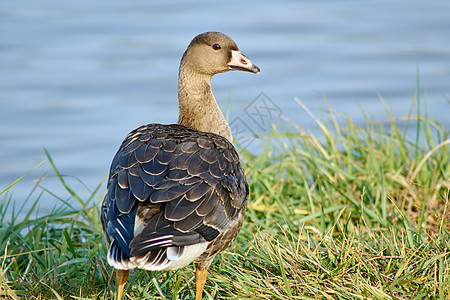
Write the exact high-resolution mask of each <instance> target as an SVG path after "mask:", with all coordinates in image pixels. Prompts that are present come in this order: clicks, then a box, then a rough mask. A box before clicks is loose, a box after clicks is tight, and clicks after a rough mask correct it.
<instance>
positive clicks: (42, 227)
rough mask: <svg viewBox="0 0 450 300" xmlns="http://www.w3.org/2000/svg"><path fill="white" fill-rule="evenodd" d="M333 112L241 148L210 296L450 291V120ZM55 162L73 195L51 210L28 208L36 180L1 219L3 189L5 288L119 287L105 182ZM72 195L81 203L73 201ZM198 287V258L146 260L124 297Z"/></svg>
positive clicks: (25, 292)
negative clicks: (175, 266)
mask: <svg viewBox="0 0 450 300" xmlns="http://www.w3.org/2000/svg"><path fill="white" fill-rule="evenodd" d="M299 105H302V103H301V102H299ZM412 111H414V110H412ZM387 115H389V112H388V114H387ZM328 119H329V120H327V121H326V122H325V121H320V120H317V125H318V126H319V128H320V130H321V133H320V136H317V137H316V136H314V135H313V134H311V133H307V132H304V131H302V130H301V129H298V131H297V132H291V133H289V134H283V133H277V131H276V128H274V132H273V134H272V135H270V136H266V137H264V138H263V148H264V151H263V153H262V154H260V155H257V156H253V155H252V154H251V153H247V152H246V151H241V153H242V155H243V161H244V168H245V169H246V172H247V177H248V180H249V183H250V191H251V196H250V200H249V207H248V213H247V216H246V219H245V223H244V226H243V229H242V231H241V233H240V234H239V236H238V238H237V241H236V242H235V243H234V244H233V246H232V247H231V248H230V249H229V250H228V251H226V252H224V253H222V254H221V255H220V256H219V257H218V258H217V259H216V260H215V261H214V263H213V265H212V266H211V268H210V272H209V274H210V275H209V278H208V282H207V285H206V291H205V295H204V298H205V299H450V233H449V232H450V205H449V191H450V182H449V178H450V154H449V143H450V140H449V131H448V130H446V129H445V128H444V126H443V125H442V124H439V123H438V122H436V121H434V120H432V119H429V118H428V117H427V116H426V114H421V115H418V114H416V111H415V112H414V114H413V113H410V114H409V115H408V116H405V117H404V118H400V119H393V118H392V117H391V118H390V119H389V118H388V120H387V121H379V122H369V121H367V122H366V123H365V124H363V125H357V124H354V123H353V122H352V120H350V119H348V118H345V117H341V116H338V114H337V113H335V112H334V111H333V110H330V114H329V118H328ZM411 129H413V132H414V134H413V135H411V134H407V132H409V133H410V132H411ZM49 159H50V157H49ZM50 163H51V164H52V166H53V167H54V172H55V175H56V176H58V177H59V178H60V181H61V184H63V185H64V186H65V187H66V189H67V190H68V191H69V193H70V194H71V195H72V196H71V197H70V199H59V200H60V201H61V203H63V204H62V205H61V206H60V207H58V208H56V209H55V210H54V211H53V212H52V213H51V214H50V215H48V216H45V217H41V218H38V219H36V218H31V216H32V215H34V214H33V211H34V209H35V207H36V204H37V203H38V202H39V201H40V199H41V198H42V197H44V196H46V197H48V196H49V195H51V192H49V191H46V190H42V189H41V188H40V187H39V183H37V185H36V188H35V189H34V190H32V191H31V192H30V196H29V197H28V199H27V201H28V202H29V203H34V205H33V208H32V209H31V210H28V212H27V213H26V214H25V213H24V212H22V214H21V215H22V216H23V215H26V216H25V218H24V219H23V218H22V219H18V218H15V217H13V219H12V221H11V222H6V221H5V220H6V217H7V216H6V211H7V209H8V207H9V209H11V207H12V206H13V203H12V201H11V199H12V194H11V192H10V190H11V189H8V190H6V189H5V190H3V192H2V194H1V198H0V201H2V207H1V211H0V227H1V228H0V298H6V299H21V298H25V299H113V292H114V290H115V287H114V286H113V285H114V277H113V270H112V268H111V267H109V266H108V265H107V263H106V259H105V258H106V245H105V242H104V239H103V236H102V233H101V225H100V222H99V218H98V206H99V202H100V201H101V192H100V191H102V192H103V191H104V184H100V185H99V187H98V188H97V189H96V190H95V191H92V192H91V197H89V198H88V199H82V198H81V197H79V196H78V194H77V191H75V190H73V189H72V188H71V187H70V186H69V185H67V184H66V181H65V176H62V175H61V174H60V173H59V171H58V170H57V168H56V167H55V166H54V164H53V163H52V162H51V159H50ZM52 196H53V197H57V196H56V195H52ZM74 201H75V202H77V203H78V204H79V205H80V206H81V207H82V208H81V209H73V208H71V206H70V205H68V204H64V203H73V202H74ZM14 211H15V212H14V215H18V214H19V213H20V207H19V206H18V204H16V207H15V210H14ZM194 287H195V282H194V272H193V266H190V267H187V268H185V269H183V270H178V271H171V272H154V273H152V272H144V271H139V270H136V271H134V272H132V274H131V275H130V279H129V280H128V285H127V288H126V295H127V297H128V298H126V299H193V298H194Z"/></svg>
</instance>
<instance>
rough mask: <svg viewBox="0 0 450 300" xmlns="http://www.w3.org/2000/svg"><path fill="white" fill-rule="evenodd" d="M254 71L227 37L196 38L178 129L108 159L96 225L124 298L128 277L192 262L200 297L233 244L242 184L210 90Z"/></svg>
mask: <svg viewBox="0 0 450 300" xmlns="http://www.w3.org/2000/svg"><path fill="white" fill-rule="evenodd" d="M233 69H235V70H245V71H250V72H253V73H259V69H258V68H257V67H256V66H255V65H254V64H253V63H252V62H251V61H250V60H249V59H248V58H246V57H245V56H244V55H243V54H242V53H240V52H239V49H238V48H237V46H236V44H235V43H234V42H233V40H231V39H230V38H229V37H228V36H226V35H224V34H222V33H218V32H207V33H203V34H200V35H198V36H197V37H195V38H194V39H193V40H192V42H191V43H190V45H189V47H188V49H187V50H186V52H185V53H184V55H183V58H182V60H181V63H180V72H179V92H178V98H179V107H180V115H179V119H178V124H174V125H161V124H149V125H144V126H141V127H139V128H137V129H135V130H134V131H132V132H131V133H129V134H128V135H127V137H126V138H125V140H124V141H123V143H122V145H121V146H120V148H119V150H118V152H117V154H116V156H115V157H114V159H113V162H112V164H111V169H110V175H109V180H108V191H107V194H106V196H105V198H104V200H103V203H102V211H101V221H102V225H103V230H104V232H105V236H106V238H107V241H108V243H109V244H110V248H109V251H108V263H109V264H111V265H112V266H114V267H115V268H116V269H117V270H118V273H117V281H118V288H117V298H118V299H120V298H121V296H122V291H123V288H124V285H125V283H126V280H127V277H128V270H129V269H132V268H135V267H137V268H142V269H147V270H174V269H178V268H182V267H184V266H186V265H187V264H189V263H191V262H192V261H195V264H196V281H197V286H196V288H197V291H196V299H201V297H202V291H203V286H204V284H205V281H206V271H207V269H208V267H209V265H210V264H211V262H212V260H213V258H214V257H215V256H216V255H217V254H218V253H220V252H221V251H223V250H224V249H226V248H227V247H228V246H229V245H230V244H231V242H233V240H234V239H235V238H236V235H237V233H238V232H239V230H240V228H241V226H242V220H243V217H244V214H245V210H246V205H247V199H248V194H249V191H248V184H247V181H246V179H245V174H244V171H243V169H242V167H241V165H240V162H239V156H238V154H237V152H236V150H235V149H234V147H233V145H232V144H231V142H232V135H231V130H230V127H229V126H228V124H227V122H226V120H225V118H224V116H223V114H222V112H221V111H220V109H219V107H218V105H217V103H216V101H215V99H214V96H213V94H212V91H211V85H210V80H211V77H212V76H213V75H214V74H217V73H221V72H226V71H228V70H233Z"/></svg>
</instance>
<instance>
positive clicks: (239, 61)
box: [228, 50, 259, 74]
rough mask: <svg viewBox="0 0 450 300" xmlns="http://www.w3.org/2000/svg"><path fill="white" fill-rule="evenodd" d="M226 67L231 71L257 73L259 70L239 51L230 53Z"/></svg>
mask: <svg viewBox="0 0 450 300" xmlns="http://www.w3.org/2000/svg"><path fill="white" fill-rule="evenodd" d="M228 66H229V67H230V69H231V70H239V71H247V72H252V73H256V74H258V73H259V68H258V67H257V66H255V65H254V64H253V63H252V61H251V60H250V59H248V57H247V56H245V55H244V54H242V53H241V51H236V50H232V51H231V61H230V62H229V63H228Z"/></svg>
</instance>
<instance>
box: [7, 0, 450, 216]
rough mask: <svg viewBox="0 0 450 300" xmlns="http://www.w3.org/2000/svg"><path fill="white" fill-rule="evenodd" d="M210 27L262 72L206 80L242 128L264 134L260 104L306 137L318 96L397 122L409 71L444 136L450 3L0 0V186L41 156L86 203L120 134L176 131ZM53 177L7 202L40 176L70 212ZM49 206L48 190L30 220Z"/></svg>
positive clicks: (409, 88) (449, 108)
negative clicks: (187, 53)
mask: <svg viewBox="0 0 450 300" xmlns="http://www.w3.org/2000/svg"><path fill="white" fill-rule="evenodd" d="M209 30H215V31H221V32H224V33H226V34H228V35H230V36H231V37H232V38H233V39H234V40H235V41H236V43H237V44H238V46H239V47H240V49H241V51H242V52H243V53H244V54H246V55H247V56H248V57H249V58H250V59H251V60H252V61H253V62H254V63H255V64H256V65H258V66H259V67H260V68H261V74H259V75H253V74H249V73H244V72H228V73H226V74H219V75H217V76H215V77H214V78H213V87H214V92H215V95H216V99H218V101H219V105H220V106H221V108H222V109H223V110H224V111H225V110H227V109H228V110H229V119H230V121H232V122H234V123H233V124H234V125H237V126H238V127H239V126H240V127H241V128H242V127H243V126H247V127H248V128H249V129H250V131H252V132H254V133H256V134H258V133H261V132H265V131H268V130H270V124H265V123H264V122H262V123H258V122H259V121H258V118H257V116H255V114H252V113H251V111H252V109H254V108H255V107H258V105H259V104H261V103H262V102H264V103H266V104H267V103H268V104H270V107H271V108H272V109H273V110H274V112H275V111H276V112H277V113H278V114H281V115H282V116H283V117H287V118H289V119H291V120H293V121H294V122H296V123H297V124H299V125H300V126H301V127H303V128H304V129H309V130H313V131H314V130H316V125H315V123H314V121H313V120H312V119H311V117H309V116H308V115H307V114H306V113H305V111H303V110H302V109H301V107H300V106H299V105H298V104H297V103H296V102H295V101H294V97H298V98H299V99H301V100H302V101H303V102H304V103H305V105H306V106H307V107H308V108H309V109H310V110H311V111H313V112H314V113H315V114H316V115H317V116H320V115H324V116H325V117H326V113H325V111H326V102H325V101H324V97H326V98H327V99H328V102H329V104H330V105H331V106H332V107H333V108H334V109H335V110H337V111H338V112H339V113H341V114H343V115H349V116H350V117H351V118H352V119H353V120H355V121H356V122H363V121H364V117H363V113H362V112H361V110H360V108H359V106H360V107H362V109H363V110H364V112H365V113H366V114H367V115H368V116H370V118H372V119H376V120H387V119H388V116H387V114H386V111H385V108H384V106H383V103H382V102H381V101H380V98H379V95H381V96H382V97H383V98H384V99H385V101H386V103H387V105H388V106H389V107H390V109H391V110H392V112H393V114H394V116H404V115H407V113H408V110H409V108H410V106H411V101H412V99H413V97H414V92H415V90H416V86H417V77H418V75H419V78H420V88H421V96H422V101H423V100H424V95H426V98H427V101H428V115H429V116H430V117H432V118H437V119H438V120H440V121H441V122H444V124H445V125H446V127H447V128H449V127H450V117H449V115H450V105H449V101H448V99H449V98H450V1H448V0H440V1H419V0H410V1H371V2H368V1H365V2H361V1H346V0H344V1H320V2H319V1H315V2H310V1H277V2H275V1H271V2H270V3H269V2H267V3H262V2H261V1H246V2H243V1H234V0H230V1H226V2H218V3H214V2H212V1H191V2H189V3H187V2H184V1H172V2H170V4H169V2H163V1H129V0H126V1H125V0H118V1H106V0H99V1H85V0H80V1H70V2H68V1H56V0H41V1H2V2H0V190H1V189H3V188H4V187H6V186H7V185H8V184H10V183H11V182H13V181H14V180H15V179H16V178H18V177H20V176H21V175H23V174H24V173H25V172H27V171H29V170H30V169H32V168H33V167H34V166H36V165H37V164H38V163H39V162H41V161H43V160H45V159H46V157H45V153H44V150H43V149H44V147H45V148H46V149H47V150H48V151H49V152H50V154H51V156H52V158H53V160H54V162H55V164H56V166H57V167H58V169H59V171H60V172H61V173H62V174H66V175H70V176H73V178H72V177H69V178H67V181H68V183H69V184H70V185H72V187H73V188H74V189H75V190H76V191H77V192H78V193H79V194H80V196H82V197H83V198H86V197H87V196H88V195H89V191H88V189H91V190H93V189H95V187H96V186H97V185H98V184H100V183H101V181H102V179H104V177H105V176H106V175H107V172H108V169H109V164H110V162H111V160H112V157H113V156H114V154H115V152H116V151H117V149H118V147H119V145H120V143H121V141H122V140H123V138H124V137H125V135H126V134H127V133H128V132H129V131H131V130H132V129H134V128H136V127H137V126H139V125H142V124H146V123H152V122H162V123H175V122H176V120H177V115H178V108H177V100H176V99H177V72H178V64H179V61H180V58H181V55H182V53H183V52H184V50H185V48H186V46H187V45H188V43H189V42H190V40H191V39H192V38H193V37H194V36H195V35H196V34H198V33H201V32H204V31H209ZM261 93H263V94H261ZM255 99H256V100H255ZM254 100H255V101H254ZM261 101H262V102H261ZM358 105H359V106H358ZM252 116H253V117H254V118H252ZM273 120H275V119H273ZM235 129H236V128H235ZM235 134H236V133H235ZM256 144H257V143H256ZM248 147H249V149H251V150H252V149H253V148H252V147H254V145H253V146H252V144H249V145H248ZM256 150H257V149H256ZM53 174H54V173H53V172H52V171H51V167H50V164H49V163H48V162H45V163H44V164H43V165H42V166H40V167H39V168H37V169H35V170H33V171H32V172H31V173H30V174H28V175H27V176H26V177H25V178H24V179H23V180H22V181H21V182H20V183H19V184H18V185H17V186H16V188H15V190H14V191H13V193H12V199H13V200H14V201H15V202H16V206H19V205H20V204H21V203H23V202H24V201H25V199H26V197H27V195H28V194H29V193H30V191H31V189H32V187H33V185H34V184H35V181H36V180H37V179H39V178H42V180H41V182H40V183H41V186H42V187H44V188H46V189H48V190H50V191H51V192H53V193H54V194H56V195H57V196H58V197H61V198H62V199H70V200H69V201H71V203H74V205H76V203H75V202H74V200H73V199H71V198H70V196H69V194H68V193H67V192H66V191H65V190H64V189H63V188H62V187H61V184H60V183H58V181H57V180H56V178H55V177H54V175H53ZM74 178H77V179H79V180H80V181H82V182H83V183H84V184H85V185H86V187H87V188H85V187H84V186H83V185H82V184H81V183H79V182H78V181H77V180H76V179H74ZM105 188H106V187H105V184H103V185H102V187H101V189H100V190H99V193H98V199H100V198H101V193H102V192H104V191H105ZM40 191H41V189H40V188H38V191H37V192H40ZM10 195H11V194H10ZM1 197H2V198H3V195H2V196H1ZM31 198H32V200H34V199H36V198H37V193H35V195H34V196H32V197H31ZM98 199H96V201H97V200H98ZM57 203H58V201H57V200H56V199H55V197H54V196H51V195H50V194H48V193H47V192H44V194H43V195H42V199H41V201H40V204H39V205H40V208H39V213H40V214H44V213H47V212H49V211H50V210H51V209H52V207H53V206H54V205H55V204H57Z"/></svg>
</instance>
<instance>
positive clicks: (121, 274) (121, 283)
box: [116, 270, 130, 300]
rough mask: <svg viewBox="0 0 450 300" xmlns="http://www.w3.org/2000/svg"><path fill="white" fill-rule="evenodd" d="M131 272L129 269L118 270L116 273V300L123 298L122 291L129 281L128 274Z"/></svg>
mask: <svg viewBox="0 0 450 300" xmlns="http://www.w3.org/2000/svg"><path fill="white" fill-rule="evenodd" d="M129 273H130V271H129V270H117V274H116V281H117V294H116V300H121V299H122V293H123V289H124V287H125V284H126V283H127V279H128V274H129Z"/></svg>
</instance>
